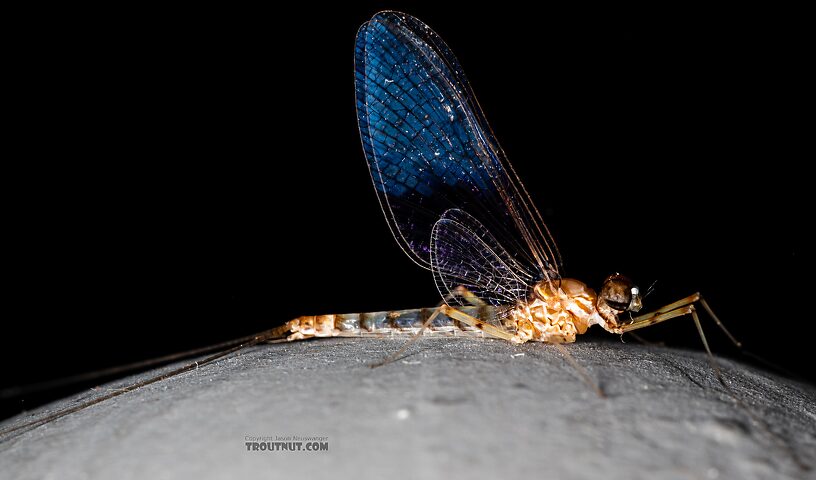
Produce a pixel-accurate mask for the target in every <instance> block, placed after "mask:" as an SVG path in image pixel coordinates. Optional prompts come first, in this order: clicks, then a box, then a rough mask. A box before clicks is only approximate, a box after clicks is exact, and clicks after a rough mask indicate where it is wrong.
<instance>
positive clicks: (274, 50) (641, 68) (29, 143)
mask: <svg viewBox="0 0 816 480" xmlns="http://www.w3.org/2000/svg"><path fill="white" fill-rule="evenodd" d="M303 3H304V5H303V6H301V7H295V8H294V9H292V8H290V9H287V10H283V9H281V10H257V11H250V10H239V9H230V10H223V9H221V8H219V9H207V8H203V7H190V9H188V10H179V11H167V10H148V9H143V10H132V11H124V10H120V11H98V10H93V11H76V10H70V11H62V12H58V11H49V12H27V13H25V14H21V15H20V18H19V19H18V21H19V24H21V25H22V26H23V28H22V29H21V33H20V40H19V42H18V44H16V45H13V46H12V47H13V48H12V49H11V50H12V58H10V60H9V65H10V67H9V68H7V69H6V76H7V78H6V80H7V81H8V80H10V81H11V83H13V85H14V88H8V87H7V90H6V95H7V97H8V100H9V107H10V108H8V110H7V115H8V117H7V118H9V119H10V120H11V122H10V123H11V125H7V132H6V133H7V134H8V138H9V139H10V142H9V143H8V144H7V146H8V149H7V150H6V153H5V155H4V157H5V159H6V162H4V163H6V165H7V168H6V175H4V184H5V185H6V187H5V193H6V195H5V197H6V200H5V208H4V209H3V210H4V221H3V224H4V228H3V231H4V235H3V237H4V240H5V242H4V243H5V247H4V249H3V251H4V255H3V258H4V261H3V264H4V268H3V270H4V277H5V282H4V283H5V287H4V288H3V291H4V301H3V303H4V307H5V308H4V311H5V313H4V315H3V321H2V333H0V335H2V339H3V342H2V345H3V348H2V353H1V354H0V355H1V356H0V362H1V363H0V365H2V366H0V372H2V374H1V375H0V378H1V379H2V386H3V387H8V386H12V385H20V384H27V383H32V382H38V381H43V380H48V379H52V378H59V377H62V376H65V375H69V374H74V373H79V372H83V371H89V370H95V369H99V368H103V367H107V366H112V365H117V364H122V363H126V362H130V361H134V360H139V359H145V358H150V357H153V356H157V355H161V354H167V353H172V352H175V351H180V350H185V349H189V348H192V347H196V346H203V345H207V344H208V343H212V342H217V341H222V340H228V339H230V338H233V337H236V336H241V335H247V334H251V333H253V332H255V331H261V330H265V329H267V328H270V327H271V326H275V325H278V324H280V323H282V322H284V321H286V320H288V319H291V318H294V317H296V316H299V315H303V314H316V313H332V312H336V313H341V312H356V311H375V310H386V309H398V308H411V307H418V306H432V305H434V304H436V303H437V302H438V293H437V291H436V289H435V286H434V283H433V281H432V278H431V275H430V274H429V273H428V272H425V271H423V270H421V269H419V268H418V267H416V266H415V265H414V264H413V263H411V262H410V261H409V260H408V259H407V258H406V257H405V256H404V254H403V253H402V252H401V251H400V250H399V248H398V247H397V245H396V243H395V242H394V241H393V239H392V238H391V236H390V233H389V231H388V228H387V226H386V223H385V222H384V221H383V218H382V213H381V212H380V209H379V206H378V203H377V201H376V198H375V195H374V192H373V189H372V186H371V183H370V178H369V175H368V171H367V167H366V164H365V161H364V158H363V154H362V149H361V148H360V143H359V142H360V141H359V135H358V132H357V126H356V117H355V108H354V93H353V45H354V37H355V33H356V30H357V28H358V27H359V25H360V24H361V23H362V22H364V21H365V20H367V19H368V18H369V17H370V16H371V15H372V14H374V13H375V12H376V11H377V10H380V9H383V8H385V7H392V8H397V9H401V10H404V11H407V12H408V13H411V14H413V15H415V16H417V17H419V18H420V19H422V20H424V21H425V22H426V23H428V24H429V25H430V26H431V27H432V28H434V29H435V30H436V31H437V32H438V33H439V34H440V35H441V36H442V37H443V38H444V39H445V40H446V41H447V42H448V44H449V45H450V47H451V48H452V50H453V51H454V52H455V53H456V55H457V56H458V58H459V60H460V62H461V63H462V65H463V67H464V69H465V71H466V72H467V75H468V77H469V79H470V81H471V84H472V86H473V88H474V90H475V92H476V94H477V95H478V98H479V101H480V103H481V105H482V107H483V109H484V111H485V113H486V115H487V117H488V119H489V121H490V122H491V125H492V126H493V128H494V130H495V133H496V135H497V137H498V138H499V140H500V141H501V142H502V146H503V147H504V149H505V150H506V152H507V154H508V157H509V158H510V160H511V161H512V162H513V165H514V166H515V167H516V170H517V171H518V173H519V175H520V176H521V177H522V179H523V180H524V181H525V184H526V186H527V188H528V190H530V192H531V195H532V197H533V199H534V200H535V202H536V204H537V205H538V206H539V207H540V208H541V210H542V212H543V213H544V215H545V220H546V221H547V223H548V225H549V227H550V229H551V230H552V231H553V233H554V236H555V238H556V241H557V242H558V245H559V247H560V249H561V252H562V254H563V256H564V261H565V269H564V272H563V273H564V274H565V275H566V276H572V277H576V278H579V279H582V280H584V281H585V282H587V283H588V284H590V285H592V286H596V287H597V286H598V285H599V283H600V282H601V281H602V279H603V278H604V277H605V276H606V275H607V274H609V273H611V272H615V271H619V272H622V273H625V274H627V275H628V276H630V277H632V278H633V279H635V280H636V281H637V282H639V283H640V284H641V286H642V287H644V288H645V287H647V286H648V285H649V284H650V283H651V282H653V281H655V280H657V281H658V283H657V286H656V290H655V292H654V293H653V294H652V295H651V296H650V297H649V298H648V299H647V305H646V308H647V309H651V308H655V307H658V306H660V305H662V304H665V303H668V302H671V301H673V300H675V299H677V298H680V297H682V296H686V295H688V294H690V293H692V292H694V291H697V290H699V291H702V292H704V294H705V295H706V296H707V298H708V299H709V301H710V303H711V305H712V306H713V307H714V308H715V309H716V311H717V312H718V313H719V314H720V316H721V318H722V319H723V320H724V321H725V322H726V324H727V325H729V327H730V328H731V330H732V331H733V333H734V334H735V335H736V336H737V337H738V338H740V339H742V340H743V341H744V343H745V345H746V346H747V348H748V349H749V350H751V351H754V352H756V353H759V354H761V355H762V356H764V357H765V358H767V359H768V360H771V361H773V362H775V363H778V364H780V365H782V366H784V367H786V368H788V369H790V370H793V371H794V372H796V373H797V374H799V375H801V376H804V377H806V378H808V379H810V380H811V381H812V380H813V379H814V378H816V377H814V376H813V373H812V369H811V368H810V367H809V363H810V362H809V360H808V359H809V353H810V352H809V347H810V344H811V338H812V337H811V336H809V334H808V332H809V330H810V328H809V324H812V322H813V314H812V312H811V304H812V300H811V298H812V297H811V295H812V294H811V292H812V286H811V285H812V282H811V281H810V278H809V276H808V277H807V278H806V276H805V274H804V270H805V268H804V266H803V264H804V261H805V259H804V257H805V256H806V255H809V252H808V251H805V239H804V229H805V227H806V226H807V225H809V224H810V223H811V219H812V215H811V213H810V211H809V210H808V209H806V206H805V205H804V202H805V199H806V198H809V195H808V194H809V193H810V192H808V191H806V189H810V188H812V187H811V186H810V181H809V180H808V179H807V178H806V177H807V176H808V175H807V174H805V173H804V172H803V168H804V167H803V166H802V165H803V164H804V163H805V162H807V161H809V160H810V159H811V158H810V156H809V155H805V154H804V153H803V152H802V151H801V147H802V145H803V143H804V140H805V135H808V136H811V135H812V132H810V131H806V129H805V126H806V122H805V121H804V120H803V118H802V115H803V114H805V113H807V112H812V109H811V108H810V107H809V102H806V96H807V90H809V89H806V88H805V86H806V85H808V84H810V85H812V83H810V81H809V80H808V79H807V78H806V77H805V72H806V68H807V61H805V59H806V58H807V57H805V56H803V52H802V47H800V45H802V44H803V41H802V39H801V38H800V36H801V35H800V34H801V31H800V30H798V29H797V27H796V25H795V22H794V21H793V20H794V17H795V14H793V13H791V14H784V13H780V12H774V13H770V12H764V11H741V10H728V11H712V10H698V11H679V10H671V11H669V10H666V11H656V10H655V11H644V10H639V11H623V10H613V11H609V10H605V11H596V10H591V9H589V8H586V9H580V10H576V11H569V12H567V11H561V10H547V9H543V10H541V11H540V12H537V13H533V12H532V11H529V10H526V9H524V8H512V7H508V6H506V2H500V4H497V5H496V8H495V9H488V8H474V7H473V6H469V5H470V4H464V5H459V6H447V7H442V6H440V5H430V6H428V5H426V6H419V5H413V4H409V5H405V4H401V3H400V2H397V3H396V4H393V3H391V4H388V5H379V6H371V5H369V6H357V7H347V6H342V7H340V6H338V7H332V8H324V7H318V6H315V5H306V4H305V2H303ZM68 19H70V21H69V20H68ZM807 114H808V115H810V113H807ZM706 329H707V331H708V332H709V339H710V341H711V343H712V345H713V348H714V349H715V351H717V352H719V353H721V354H722V355H725V356H739V354H738V353H737V352H736V351H735V350H734V349H733V348H731V347H730V345H729V344H728V343H727V341H726V340H725V339H724V338H723V337H722V335H720V334H719V333H718V332H717V331H716V329H715V328H714V327H713V324H711V323H708V324H707V325H706ZM643 336H645V337H647V338H649V339H651V340H659V341H665V342H667V343H668V344H670V345H674V346H680V347H688V348H694V349H701V347H700V344H699V338H698V337H697V336H696V333H695V329H694V327H693V324H692V323H691V321H689V320H675V321H672V322H668V323H666V324H663V325H661V326H657V327H654V328H651V329H649V330H646V331H643ZM583 341H586V340H583ZM88 386H89V385H79V386H77V387H74V388H75V389H82V388H87V387H88ZM67 393H70V390H65V389H59V390H54V391H51V392H49V393H47V394H45V395H29V396H24V397H22V398H14V399H11V400H8V399H7V400H4V401H3V413H4V414H10V413H14V412H15V411H19V410H21V409H25V408H30V407H32V406H34V405H36V404H37V403H38V402H42V401H43V400H47V399H48V398H52V397H58V396H61V395H65V394H67Z"/></svg>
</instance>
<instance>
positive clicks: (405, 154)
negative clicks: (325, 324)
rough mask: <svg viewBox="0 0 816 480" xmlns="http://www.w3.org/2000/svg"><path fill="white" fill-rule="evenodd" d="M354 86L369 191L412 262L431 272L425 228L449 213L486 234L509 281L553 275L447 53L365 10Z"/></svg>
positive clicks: (524, 205) (422, 29)
mask: <svg viewBox="0 0 816 480" xmlns="http://www.w3.org/2000/svg"><path fill="white" fill-rule="evenodd" d="M355 84H356V95H357V110H358V120H359V126H360V135H361V138H362V143H363V149H364V151H365V155H366V159H367V161H368V164H369V168H370V172H371V176H372V180H373V181H374V186H375V189H376V192H377V196H378V198H379V200H380V203H381V205H382V207H383V210H384V211H385V215H386V219H387V220H388V224H389V227H390V228H391V230H392V232H393V233H394V236H395V238H396V239H397V242H398V243H399V244H400V246H401V247H402V248H403V250H405V252H406V253H407V254H408V255H409V256H410V257H411V258H412V259H413V260H414V261H415V262H416V263H418V264H420V265H422V266H423V267H426V268H431V269H433V264H432V263H433V262H432V258H431V257H432V252H431V234H432V231H433V229H434V225H435V224H436V223H437V222H438V221H440V219H442V218H443V216H444V215H445V213H446V212H447V211H448V210H450V209H457V210H461V211H464V212H467V218H468V219H469V220H468V222H469V223H470V224H472V225H474V226H473V228H472V229H471V230H472V231H486V232H489V233H490V234H491V235H490V237H491V239H492V241H493V242H495V245H492V246H491V247H492V248H493V249H497V250H501V251H503V252H504V253H502V254H501V255H509V256H510V259H509V260H508V263H507V264H508V265H512V267H513V268H514V269H515V270H517V271H518V272H519V278H526V279H528V281H530V282H533V281H535V280H537V279H541V278H550V279H554V278H557V276H558V269H557V265H556V263H557V262H558V259H557V258H556V257H557V250H556V249H555V245H554V242H553V241H552V239H551V238H550V236H549V233H548V232H547V231H546V227H544V225H543V222H542V221H541V218H540V215H539V214H538V212H537V211H536V210H535V208H534V207H533V206H532V203H531V202H530V200H529V197H528V196H527V195H526V192H525V191H524V189H523V186H522V185H521V183H520V182H519V181H518V179H517V177H516V176H515V174H514V173H513V172H512V169H511V168H510V166H509V163H507V162H506V159H504V154H503V152H502V151H501V148H500V147H499V146H498V143H497V142H496V141H495V138H494V137H493V135H492V132H491V131H490V128H489V126H488V125H487V121H486V120H485V119H484V115H483V114H482V113H481V109H480V108H479V106H478V103H477V102H476V99H475V96H474V95H473V92H472V91H471V89H470V86H469V84H468V82H467V79H466V78H465V76H464V74H463V73H462V70H461V68H460V67H459V64H458V62H457V60H456V58H455V57H454V56H453V54H452V53H451V52H450V50H449V49H448V47H447V46H446V45H445V43H444V42H443V41H442V40H441V39H440V38H439V37H438V36H437V35H436V34H435V33H434V32H433V31H432V30H430V29H429V28H428V27H427V26H426V25H425V24H423V23H422V22H420V21H419V20H417V19H415V18H413V17H410V16H408V15H405V14H401V13H396V12H382V13H379V14H377V15H375V16H374V17H373V18H372V19H371V20H370V21H369V22H367V23H366V24H364V25H363V26H362V27H361V28H360V30H359V32H358V35H357V43H356V49H355ZM444 230H450V229H444ZM437 243H438V244H441V243H440V242H437ZM507 252H509V253H507ZM501 255H500V256H501ZM437 260H438V258H437ZM461 263H467V262H461ZM453 273H455V272H453ZM453 276H454V277H455V276H456V275H453Z"/></svg>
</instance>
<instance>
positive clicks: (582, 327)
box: [511, 278, 604, 343]
mask: <svg viewBox="0 0 816 480" xmlns="http://www.w3.org/2000/svg"><path fill="white" fill-rule="evenodd" d="M596 299H597V296H596V294H595V292H594V291H593V290H592V289H591V288H589V287H587V286H586V284H584V283H583V282H579V281H578V280H575V279H571V278H564V279H561V281H560V284H559V283H558V282H553V283H550V282H547V281H543V282H540V283H539V284H538V285H536V287H535V295H534V298H533V299H532V300H531V301H529V302H528V303H527V304H526V305H521V306H519V307H518V308H516V309H515V310H513V312H512V314H511V315H512V318H513V320H514V321H515V323H516V337H515V338H514V339H513V341H515V342H519V343H522V342H527V341H534V342H548V343H572V342H574V341H575V336H576V335H578V334H581V333H584V332H586V330H587V328H589V327H590V326H592V325H595V324H601V325H603V324H604V321H603V319H602V318H601V316H600V315H598V312H597V310H596V309H595V302H596Z"/></svg>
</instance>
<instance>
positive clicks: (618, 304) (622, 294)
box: [596, 273, 643, 327]
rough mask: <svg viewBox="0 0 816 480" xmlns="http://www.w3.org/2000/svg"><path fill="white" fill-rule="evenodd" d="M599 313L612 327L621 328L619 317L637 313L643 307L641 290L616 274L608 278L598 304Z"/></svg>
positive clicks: (602, 288)
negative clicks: (623, 314) (625, 313)
mask: <svg viewBox="0 0 816 480" xmlns="http://www.w3.org/2000/svg"><path fill="white" fill-rule="evenodd" d="M596 307H597V309H598V313H599V314H600V315H601V317H603V319H604V320H606V322H607V325H608V326H610V327H617V326H619V320H618V315H620V314H621V313H623V312H637V311H639V310H640V309H641V308H642V307H643V304H642V303H641V296H640V289H639V288H638V287H637V286H635V285H634V284H633V283H632V281H631V280H629V279H628V278H627V277H625V276H623V275H621V274H619V273H616V274H614V275H610V276H608V277H606V280H604V283H603V286H602V287H601V290H600V292H599V293H598V301H597V304H596Z"/></svg>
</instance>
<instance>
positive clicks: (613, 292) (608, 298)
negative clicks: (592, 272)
mask: <svg viewBox="0 0 816 480" xmlns="http://www.w3.org/2000/svg"><path fill="white" fill-rule="evenodd" d="M600 297H601V298H602V299H603V300H604V302H606V304H607V305H609V306H610V307H612V308H614V309H615V310H619V311H621V312H622V311H625V310H626V309H627V308H629V304H630V303H632V281H631V280H629V279H628V278H626V277H624V276H623V275H620V274H617V273H616V274H615V275H610V276H609V277H607V279H606V280H604V283H603V287H601V293H600Z"/></svg>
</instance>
